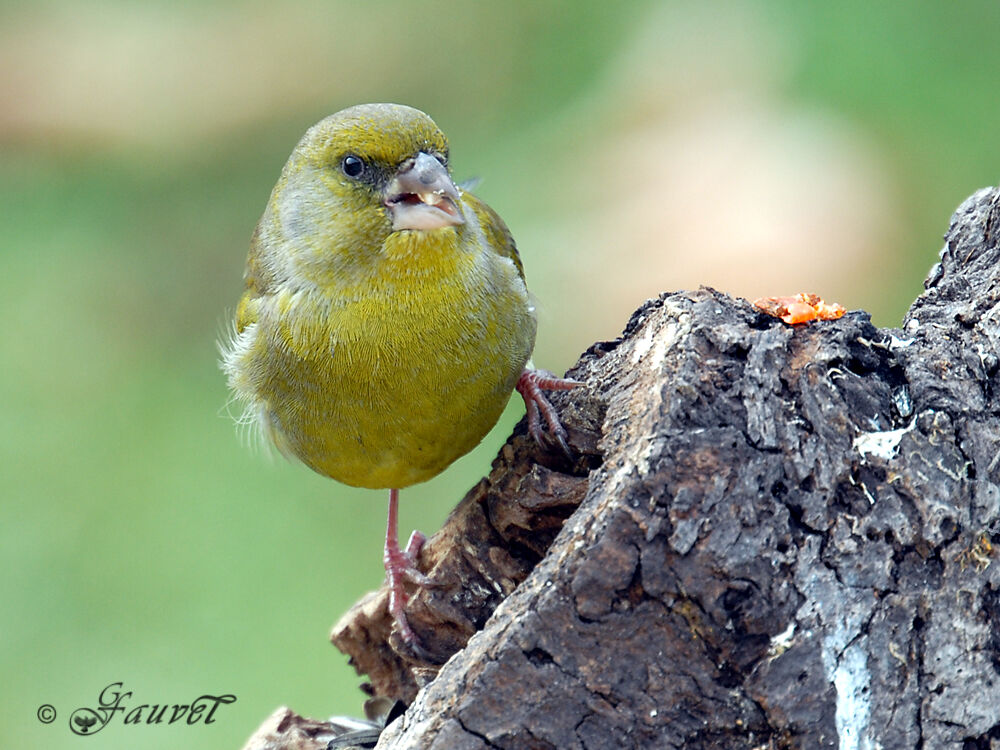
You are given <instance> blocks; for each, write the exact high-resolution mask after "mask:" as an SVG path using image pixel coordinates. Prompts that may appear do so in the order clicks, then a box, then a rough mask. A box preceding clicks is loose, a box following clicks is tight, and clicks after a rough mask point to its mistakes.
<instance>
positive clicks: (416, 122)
mask: <svg viewBox="0 0 1000 750" xmlns="http://www.w3.org/2000/svg"><path fill="white" fill-rule="evenodd" d="M245 279H246V290H245V291H244V293H243V296H242V298H241V299H240V302H239V305H238V307H237V311H236V325H235V331H234V334H233V335H232V337H231V338H230V339H229V340H228V341H226V342H224V343H223V344H222V346H221V348H222V354H223V361H222V367H223V370H224V371H225V373H226V374H227V376H228V379H229V386H230V388H231V389H232V390H233V392H234V395H235V396H236V397H238V398H239V399H240V400H242V401H243V402H244V403H245V404H246V419H247V420H248V421H251V422H253V423H255V424H256V425H257V426H258V427H259V428H260V429H261V431H262V432H263V433H264V434H266V435H267V436H268V437H269V438H270V439H271V440H272V441H273V442H274V444H275V445H276V446H277V447H278V448H279V450H280V451H281V452H282V453H283V454H285V455H286V456H289V457H295V458H297V459H299V460H301V461H302V462H303V463H304V464H306V466H309V467H310V468H311V469H313V470H315V471H317V472H319V473H320V474H323V475H325V476H328V477H332V478H333V479H336V480H337V481H340V482H343V483H345V484H349V485H353V486H356V487H370V488H387V489H389V490H390V492H389V518H388V524H387V528H386V538H385V554H384V558H383V559H384V564H385V569H386V573H387V577H388V581H389V585H390V591H391V595H390V604H389V608H390V611H391V613H392V615H393V617H394V618H395V620H396V623H397V626H398V627H399V631H400V635H401V636H402V637H403V639H404V641H405V642H406V643H407V644H409V645H410V646H411V647H412V648H414V649H417V650H419V645H418V641H417V638H416V636H415V634H414V633H413V631H412V630H411V628H410V627H409V625H408V624H407V622H406V618H405V616H404V614H403V608H404V606H405V604H406V595H405V592H404V589H403V581H404V579H410V580H411V581H415V582H417V583H424V584H426V583H427V579H426V578H425V577H424V576H423V575H422V574H420V573H419V572H418V571H417V570H416V564H415V559H416V555H417V553H418V552H419V549H420V545H421V544H422V543H423V536H422V535H420V534H419V533H418V532H414V535H413V536H412V537H411V539H410V543H409V544H408V545H407V548H406V550H405V551H403V550H400V549H399V545H398V541H397V539H398V537H397V530H396V525H397V524H396V507H397V502H398V493H399V489H400V488H401V487H407V486H409V485H412V484H415V483H417V482H422V481H424V480H427V479H430V478H431V477H433V476H435V475H436V474H438V473H440V472H441V471H443V470H444V469H445V467H447V466H448V465H449V464H450V463H451V462H452V461H454V460H455V459H457V458H458V457H460V456H462V455H464V454H465V453H467V452H468V451H469V450H471V449H472V448H473V447H474V446H475V445H476V444H477V443H479V441H480V440H481V439H482V438H483V436H484V435H485V434H486V433H487V432H488V431H489V430H490V428H492V427H493V425H494V424H495V423H496V421H497V419H498V418H499V417H500V414H501V412H502V411H503V409H504V406H505V405H506V404H507V401H508V399H509V398H510V395H511V393H512V392H513V390H514V389H515V388H516V389H517V390H518V391H520V392H521V394H522V396H523V397H524V399H525V403H526V405H527V408H528V417H529V428H530V430H531V433H532V434H533V435H534V437H535V439H536V440H539V441H541V440H542V439H543V438H544V433H543V430H542V427H541V420H540V418H539V413H541V415H542V416H543V417H544V418H545V421H546V423H547V425H548V429H549V432H550V434H551V436H552V437H553V438H554V439H555V440H556V441H558V442H559V443H560V444H561V445H563V447H564V449H565V441H564V438H565V432H564V431H563V429H562V427H561V425H560V424H559V420H558V418H557V416H556V414H555V411H554V410H553V409H552V407H551V405H550V404H549V403H548V401H547V400H546V399H545V397H544V395H543V394H542V392H541V390H540V389H542V388H544V389H565V388H571V387H573V386H575V385H578V383H577V382H576V381H571V380H563V379H558V378H551V377H547V376H543V375H542V374H540V373H539V372H537V371H535V370H532V369H525V367H526V365H527V363H528V358H529V356H530V355H531V351H532V348H533V346H534V342H535V327H536V324H535V313H534V308H533V305H532V302H531V299H530V297H529V295H528V290H527V288H526V287H525V283H524V270H523V268H522V266H521V260H520V258H519V257H518V253H517V249H516V247H515V245H514V240H513V239H512V237H511V234H510V232H509V231H508V229H507V227H506V225H505V224H504V223H503V221H502V220H501V219H500V217H499V216H497V214H496V213H495V212H494V211H493V210H492V209H491V208H490V207H489V206H487V205H486V204H485V203H483V202H482V201H480V200H479V199H478V198H476V197H475V196H473V195H472V194H470V193H469V192H467V191H465V190H462V189H461V188H459V187H458V186H456V185H455V183H454V182H453V181H452V178H451V176H450V174H449V171H448V141H447V139H446V138H445V136H444V134H443V133H442V132H441V131H440V129H438V127H437V125H435V124H434V122H433V121H432V120H431V118H430V117H428V116H427V115H426V114H424V113H423V112H421V111H419V110H416V109H413V108H412V107H406V106H402V105H398V104H363V105H359V106H356V107H350V108H349V109H345V110H342V111H340V112H338V113H336V114H334V115H331V116H330V117H327V118H326V119H324V120H321V121H320V122H319V123H317V124H316V125H314V126H313V127H312V128H310V129H309V130H308V131H307V132H306V134H305V136H303V138H302V140H300V141H299V143H298V145H297V146H296V147H295V150H294V151H293V152H292V155H291V157H290V158H289V159H288V162H287V163H286V164H285V167H284V169H283V170H282V173H281V177H280V178H279V179H278V182H277V184H276V185H275V186H274V190H273V191H272V193H271V197H270V200H269V201H268V203H267V207H266V208H265V209H264V214H263V216H262V217H261V219H260V222H259V223H258V224H257V228H256V230H255V231H254V234H253V238H252V240H251V243H250V254H249V257H248V259H247V266H246V273H245Z"/></svg>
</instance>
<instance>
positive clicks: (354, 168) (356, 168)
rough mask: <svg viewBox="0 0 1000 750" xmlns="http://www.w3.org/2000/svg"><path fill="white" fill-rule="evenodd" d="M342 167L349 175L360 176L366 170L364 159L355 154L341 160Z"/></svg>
mask: <svg viewBox="0 0 1000 750" xmlns="http://www.w3.org/2000/svg"><path fill="white" fill-rule="evenodd" d="M340 168H341V169H342V170H343V172H344V174H346V175H347V176H348V177H360V176H361V173H362V172H364V171H365V163H364V161H363V160H362V159H361V158H360V157H357V156H354V154H348V155H347V156H345V157H344V158H343V159H341V161H340Z"/></svg>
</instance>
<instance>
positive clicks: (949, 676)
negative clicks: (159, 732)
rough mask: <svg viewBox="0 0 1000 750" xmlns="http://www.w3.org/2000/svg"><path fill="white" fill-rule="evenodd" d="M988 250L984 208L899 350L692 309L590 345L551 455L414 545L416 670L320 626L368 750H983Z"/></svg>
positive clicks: (988, 659) (657, 308) (993, 443)
mask: <svg viewBox="0 0 1000 750" xmlns="http://www.w3.org/2000/svg"><path fill="white" fill-rule="evenodd" d="M998 238H1000V191H998V190H995V189H987V190H982V191H979V192H978V193H976V194H975V195H973V196H972V197H971V198H969V199H968V200H967V201H966V202H965V203H964V204H963V205H962V206H961V207H960V208H959V210H958V211H957V212H956V214H955V216H954V218H953V220H952V224H951V227H950V229H949V232H948V234H947V241H946V244H945V247H944V249H943V250H942V252H941V260H940V263H938V264H937V265H936V266H935V267H934V269H932V271H931V274H930V276H929V277H928V279H927V281H926V282H925V286H926V291H925V292H924V293H923V294H922V295H921V296H920V297H919V298H918V299H917V300H916V301H915V302H914V304H913V306H912V307H911V308H910V310H909V312H908V313H907V315H906V317H905V319H904V323H903V327H902V329H901V330H890V329H876V328H875V327H873V326H872V325H871V323H870V321H869V317H868V315H867V314H865V313H863V312H851V313H848V314H847V315H845V316H844V317H843V318H841V319H840V320H837V321H823V322H816V323H811V324H807V325H800V326H788V325H785V324H783V323H781V322H780V321H778V320H777V319H774V318H771V317H768V316H766V315H764V314H763V313H761V312H759V311H757V310H755V309H754V308H752V307H751V306H750V305H749V304H748V303H747V302H746V301H744V300H738V299H733V298H731V297H729V296H727V295H724V294H721V293H719V292H716V291H713V290H710V289H702V290H699V291H697V292H693V293H689V292H682V293H677V294H669V295H662V296H661V297H660V298H659V299H656V300H650V301H648V302H647V303H646V304H645V305H643V306H642V307H641V308H640V309H639V310H637V311H636V313H635V314H634V315H633V316H632V319H631V320H630V321H629V323H628V326H627V327H626V329H625V332H624V334H623V335H622V337H621V338H620V339H618V340H616V341H613V342H607V343H602V344H597V345H595V346H593V347H591V349H590V350H589V351H588V352H586V353H585V354H584V356H583V357H582V358H581V360H580V362H579V363H578V364H577V365H576V366H575V367H574V368H573V370H571V371H570V375H571V376H572V377H574V378H577V379H579V380H582V381H584V382H585V383H586V385H585V386H584V387H581V388H577V389H575V390H574V391H572V392H568V393H565V394H558V395H557V396H555V397H554V402H555V403H556V405H557V408H558V409H559V412H560V414H561V417H562V419H563V423H564V425H565V426H566V427H567V429H568V431H569V437H570V441H569V442H570V445H571V447H572V448H573V450H574V455H575V458H574V460H572V461H570V460H568V459H565V458H564V457H562V456H561V455H560V454H559V453H558V452H549V451H545V450H542V449H540V448H537V447H535V446H533V445H532V443H531V442H530V440H529V439H528V438H527V437H526V436H525V434H524V428H523V425H522V426H520V427H519V428H518V430H516V431H515V434H514V435H513V436H512V438H511V439H510V440H509V441H508V443H507V445H505V446H504V448H503V450H502V451H501V453H500V455H499V457H498V458H497V460H496V462H495V463H494V466H493V470H492V472H491V474H490V476H489V477H488V478H487V479H485V480H483V481H482V482H480V484H479V485H478V486H477V487H475V488H474V489H473V490H472V491H471V492H470V493H469V494H468V495H467V496H466V497H465V499H464V500H463V501H462V502H461V504H460V505H459V506H458V507H457V508H456V510H455V511H454V512H453V514H452V516H451V517H450V518H449V520H448V521H447V523H446V524H445V526H444V528H443V529H442V530H441V531H440V532H438V534H436V535H435V536H434V537H433V538H432V539H431V540H430V541H429V542H428V544H427V545H426V546H425V548H424V551H423V553H422V555H421V568H422V569H423V570H425V571H426V572H427V573H428V574H429V575H430V576H431V578H432V579H434V580H435V581H436V582H438V583H439V586H436V587H434V588H429V589H425V590H421V591H418V592H415V593H414V595H413V597H412V598H411V600H410V602H409V605H408V609H407V613H408V617H409V619H410V622H411V624H412V625H413V626H414V628H415V630H416V631H417V633H418V635H419V636H420V638H421V642H422V644H423V646H424V648H425V650H426V651H427V652H428V654H429V655H430V657H431V658H430V659H424V660H421V659H418V658H417V657H416V656H415V655H413V654H411V653H408V652H407V649H405V647H403V646H402V645H401V644H399V643H398V642H397V641H396V640H394V636H390V632H391V627H390V620H389V618H388V617H387V614H386V600H387V595H386V593H385V591H384V590H382V591H379V592H376V593H375V594H373V595H369V596H368V597H367V598H366V599H364V600H362V601H361V602H359V603H358V604H357V605H356V606H355V607H354V608H353V609H352V610H351V611H350V612H348V613H347V614H346V615H345V616H344V618H343V619H342V620H341V621H340V622H339V623H338V624H337V625H336V626H335V628H334V632H333V636H332V638H333V641H334V643H335V644H336V645H337V646H338V647H339V648H340V649H341V650H342V651H344V652H345V653H348V654H349V655H350V656H351V658H352V660H353V662H354V664H355V665H356V666H357V667H358V669H359V671H362V672H364V673H365V674H367V675H368V676H369V679H370V681H371V682H370V686H369V691H370V692H372V693H374V694H377V695H389V696H393V697H398V698H400V699H402V700H403V701H404V702H406V703H408V704H409V708H408V710H407V711H406V713H405V714H404V715H403V716H402V718H401V719H399V720H397V721H395V722H393V723H391V724H390V725H389V726H388V728H386V729H385V730H384V731H383V732H382V736H381V739H380V740H379V744H378V747H379V748H380V749H383V750H389V749H390V748H457V749H461V750H464V749H466V748H468V749H469V750H471V749H472V748H559V749H560V750H564V749H569V748H587V750H595V749H597V748H628V747H642V748H645V747H649V748H652V747H656V748H757V747H760V748H824V747H839V748H858V749H859V750H860V749H862V748H879V747H880V748H884V749H885V750H889V749H890V748H955V749H956V750H958V749H962V750H967V749H970V748H991V747H1000V565H991V563H992V561H993V558H994V557H995V555H996V553H995V550H994V545H996V544H998V543H1000V485H998V481H1000V401H998V398H997V394H996V391H997V387H998V386H1000V239H998ZM390 644H391V645H390ZM446 660H447V663H446V664H445V663H444V662H445V661H446ZM428 661H431V662H436V663H428ZM442 664H443V666H441V665H442ZM248 747H249V746H248ZM274 747H280V745H274Z"/></svg>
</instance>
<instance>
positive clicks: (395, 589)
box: [382, 490, 433, 655]
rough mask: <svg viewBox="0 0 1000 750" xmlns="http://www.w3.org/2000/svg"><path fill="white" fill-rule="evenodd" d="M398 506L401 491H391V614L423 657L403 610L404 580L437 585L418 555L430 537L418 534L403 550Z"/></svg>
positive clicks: (387, 533)
mask: <svg viewBox="0 0 1000 750" xmlns="http://www.w3.org/2000/svg"><path fill="white" fill-rule="evenodd" d="M398 505H399V490H389V514H388V516H389V517H388V520H387V522H386V526H385V553H384V555H383V556H382V562H383V563H384V564H385V574H386V578H387V579H388V581H389V614H391V615H392V618H393V619H394V620H395V621H396V625H397V627H399V634H400V636H402V638H403V641H404V642H405V643H406V645H407V646H409V647H410V648H411V649H412V650H413V651H414V652H415V653H417V654H418V655H419V654H421V653H422V652H423V649H422V648H421V647H420V641H419V639H418V638H417V634H416V633H414V632H413V629H412V628H411V627H410V623H408V622H407V621H406V613H405V612H404V611H403V610H404V609H405V607H406V602H407V599H408V597H407V595H406V590H405V589H404V588H403V581H404V580H407V581H410V582H411V583H415V584H417V585H419V586H431V585H433V584H432V581H431V579H430V578H428V577H427V576H425V575H424V574H423V573H421V572H420V571H419V570H417V555H419V554H420V548H421V547H423V546H424V542H425V541H426V537H425V536H424V535H423V534H421V533H420V532H419V531H414V532H413V533H412V534H411V535H410V540H409V542H407V544H406V549H405V550H401V549H400V548H399V534H398V531H397V527H398V522H397V510H398Z"/></svg>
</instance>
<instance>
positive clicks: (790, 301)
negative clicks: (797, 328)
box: [753, 293, 846, 325]
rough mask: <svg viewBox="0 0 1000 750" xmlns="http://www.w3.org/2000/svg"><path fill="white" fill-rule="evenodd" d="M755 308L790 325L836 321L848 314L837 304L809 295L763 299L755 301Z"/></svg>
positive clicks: (815, 295)
mask: <svg viewBox="0 0 1000 750" xmlns="http://www.w3.org/2000/svg"><path fill="white" fill-rule="evenodd" d="M753 306H754V307H756V308H757V309H758V310H760V311H762V312H765V313H767V314H768V315H771V316H773V317H775V318H781V319H782V320H783V321H785V322H786V323H788V324H789V325H795V324H796V323H808V322H810V321H813V320H836V319H837V318H839V317H840V316H841V315H843V314H844V313H845V312H846V310H844V308H843V306H842V305H838V304H837V303H836V302H833V303H829V302H824V301H823V298H822V297H820V296H819V295H818V294H807V293H802V294H796V295H794V296H792V297H761V298H760V299H755V300H754V301H753Z"/></svg>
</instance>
